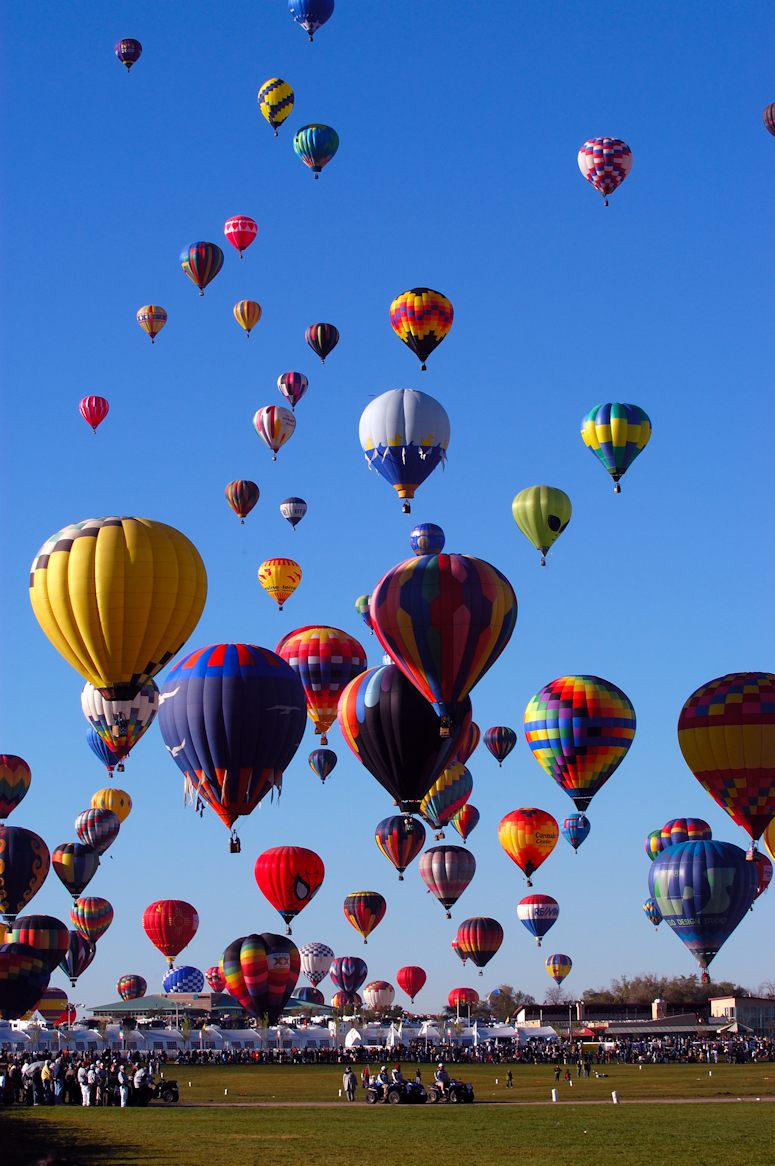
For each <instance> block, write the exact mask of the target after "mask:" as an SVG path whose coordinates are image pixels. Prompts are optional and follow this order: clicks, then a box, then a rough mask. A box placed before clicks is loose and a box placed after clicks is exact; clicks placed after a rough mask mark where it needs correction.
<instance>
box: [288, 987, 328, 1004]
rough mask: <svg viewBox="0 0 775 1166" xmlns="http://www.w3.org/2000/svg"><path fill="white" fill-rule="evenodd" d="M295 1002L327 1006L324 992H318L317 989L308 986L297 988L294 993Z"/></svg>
mask: <svg viewBox="0 0 775 1166" xmlns="http://www.w3.org/2000/svg"><path fill="white" fill-rule="evenodd" d="M293 998H294V1000H299V1001H301V1003H302V1004H311V1005H313V1006H314V1005H320V1004H325V1002H326V998H325V996H324V995H323V993H322V992H318V990H317V988H308V987H307V986H306V985H305V986H304V987H303V988H297V989H296V992H295V993H294V997H293Z"/></svg>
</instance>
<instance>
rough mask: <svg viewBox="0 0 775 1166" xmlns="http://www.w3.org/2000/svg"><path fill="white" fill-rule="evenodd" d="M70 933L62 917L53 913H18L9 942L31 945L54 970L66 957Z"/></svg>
mask: <svg viewBox="0 0 775 1166" xmlns="http://www.w3.org/2000/svg"><path fill="white" fill-rule="evenodd" d="M69 940H70V933H69V932H68V930H67V927H66V926H65V924H64V923H63V922H62V921H61V919H55V918H53V916H51V915H17V917H16V919H15V920H14V923H13V925H12V927H11V934H10V936H9V938H8V942H9V943H23V944H26V946H27V947H31V948H32V949H33V950H34V952H35V954H36V955H37V956H38V957H39V958H40V959H41V960H42V961H43V963H44V964H45V965H46V967H47V969H48V971H49V972H53V971H54V969H55V968H56V966H57V964H58V963H59V961H60V960H61V959H62V958H63V957H64V954H65V952H66V951H67V947H68V943H69Z"/></svg>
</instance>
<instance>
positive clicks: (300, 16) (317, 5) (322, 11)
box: [288, 0, 334, 41]
mask: <svg viewBox="0 0 775 1166" xmlns="http://www.w3.org/2000/svg"><path fill="white" fill-rule="evenodd" d="M288 11H289V12H290V14H291V16H292V18H293V19H294V20H295V22H296V24H298V25H299V26H300V27H301V28H303V29H304V31H305V32H306V33H307V35H308V36H309V39H310V41H311V40H312V39H313V37H314V35H315V33H316V32H317V30H318V29H319V28H322V26H323V25H324V24H325V23H326V21H328V20H330V19H331V16H332V14H333V11H334V0H288Z"/></svg>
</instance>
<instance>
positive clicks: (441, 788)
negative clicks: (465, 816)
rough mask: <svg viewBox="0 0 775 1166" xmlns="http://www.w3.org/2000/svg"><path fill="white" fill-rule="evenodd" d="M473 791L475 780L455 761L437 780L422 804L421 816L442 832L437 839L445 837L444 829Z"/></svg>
mask: <svg viewBox="0 0 775 1166" xmlns="http://www.w3.org/2000/svg"><path fill="white" fill-rule="evenodd" d="M473 789H474V779H473V778H472V777H471V774H470V772H469V771H468V770H467V769H466V767H465V765H461V763H460V762H459V761H453V762H452V764H451V765H448V766H447V768H446V769H444V770H442V772H441V773H440V774H439V776H438V777H437V778H436V780H435V781H434V783H433V785H432V786H431V788H430V789H429V790H428V793H427V794H426V795H425V797H424V798H423V800H422V801H421V802H420V814H421V816H422V818H423V819H424V820H425V821H426V822H427V823H428V825H429V826H430V827H431V828H432V829H434V830H439V831H442V833H441V835H439V834H437V835H436V837H437V839H438V838H439V837H442V838H443V837H444V835H443V829H444V827H445V826H448V825H449V823H450V822H451V820H452V818H453V817H454V815H455V814H456V813H457V811H458V810H459V809H460V808H461V806H464V805H465V803H466V802H467V801H468V799H469V798H470V797H471V794H472V793H473Z"/></svg>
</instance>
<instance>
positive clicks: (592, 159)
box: [578, 138, 632, 206]
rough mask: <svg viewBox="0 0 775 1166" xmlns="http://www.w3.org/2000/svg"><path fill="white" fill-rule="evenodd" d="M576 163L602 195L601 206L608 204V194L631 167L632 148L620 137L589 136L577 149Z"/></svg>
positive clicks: (623, 178) (620, 181) (622, 180)
mask: <svg viewBox="0 0 775 1166" xmlns="http://www.w3.org/2000/svg"><path fill="white" fill-rule="evenodd" d="M578 163H579V170H580V171H581V173H582V174H583V175H584V177H585V178H586V180H587V182H591V183H592V185H593V186H594V188H595V190H596V191H597V192H598V193H599V194H601V195H602V196H603V206H608V195H609V194H611V193H613V191H614V190H616V188H617V186H620V185H621V183H622V182H624V180H625V178H626V177H627V175H628V174H629V173H630V170H631V169H632V150H631V149H630V147H629V146H628V145H627V143H626V142H623V141H622V140H621V138H590V139H589V140H588V141H586V142H585V143H584V145H583V146H582V147H581V149H580V150H579V154H578Z"/></svg>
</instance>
